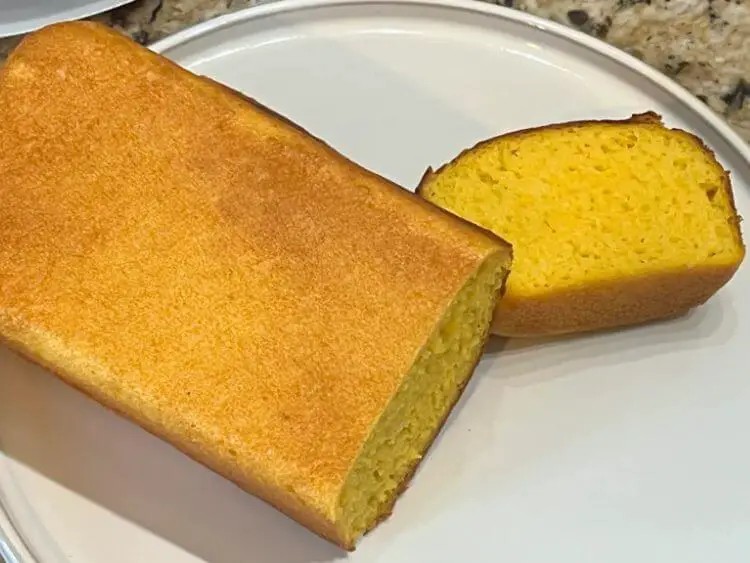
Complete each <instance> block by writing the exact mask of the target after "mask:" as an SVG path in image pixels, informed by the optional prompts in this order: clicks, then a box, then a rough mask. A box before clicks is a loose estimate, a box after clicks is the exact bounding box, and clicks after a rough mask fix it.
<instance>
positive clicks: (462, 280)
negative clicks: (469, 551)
mask: <svg viewBox="0 0 750 563" xmlns="http://www.w3.org/2000/svg"><path fill="white" fill-rule="evenodd" d="M0 170H2V174H1V175H0V201H2V205H0V336H1V337H2V340H3V341H4V342H5V343H7V344H8V345H10V346H11V347H12V348H14V349H15V350H17V351H19V352H20V353H22V354H24V355H26V356H28V357H30V358H31V359H33V360H35V361H36V362H38V363H40V364H42V365H44V366H46V367H48V368H49V369H50V370H52V371H54V372H55V373H56V374H58V375H59V376H60V377H61V378H62V379H63V380H65V381H66V382H67V383H69V384H70V385H72V386H74V387H76V388H78V389H80V390H81V391H83V392H85V393H87V394H89V395H90V396H92V397H94V398H95V399H96V400H98V401H99V402H101V403H102V404H104V405H106V406H107V407H109V408H111V409H113V410H115V411H117V412H119V413H121V414H123V415H125V416H127V417H129V418H130V419H132V420H133V421H135V422H137V423H138V424H140V425H141V426H143V427H144V428H146V429H147V430H149V431H150V432H152V433H154V434H156V435H158V436H160V437H162V438H164V439H165V440H167V441H169V442H171V443H172V444H173V445H174V446H176V447H177V448H179V449H180V450H182V451H184V452H185V453H187V454H188V455H190V456H192V457H193V458H194V459H196V460H198V461H200V462H202V463H204V464H205V465H207V466H209V467H210V468H212V469H214V470H215V471H217V472H218V473H220V474H222V475H224V476H226V477H227V478H229V479H231V480H233V481H234V482H236V483H237V484H239V485H240V486H241V487H243V488H244V489H246V490H247V491H249V492H251V493H253V494H255V495H258V496H259V497H261V498H263V499H265V500H266V501H268V502H269V503H271V504H273V505H275V506H276V507H278V508H279V509H281V510H282V511H284V512H285V513H286V514H288V515H289V516H291V517H292V518H295V519H296V520H298V521H299V522H301V523H302V524H304V525H305V526H307V527H309V528H310V529H311V530H313V531H315V532H316V533H318V534H320V535H321V536H324V537H326V538H328V539H330V540H332V541H334V542H336V543H338V544H340V545H341V546H343V547H345V548H347V549H352V548H353V547H354V546H355V543H356V541H357V539H358V538H359V537H360V536H361V535H362V534H363V533H364V532H366V531H367V530H369V529H371V528H372V527H373V526H374V525H375V524H376V523H377V521H378V519H380V518H381V517H383V516H384V515H385V514H387V513H388V512H389V510H390V509H391V506H392V504H393V503H394V501H395V499H396V497H397V495H398V494H399V492H400V491H401V489H402V488H403V486H404V483H405V481H406V480H407V479H408V477H409V475H410V474H411V473H412V472H413V471H414V469H415V467H416V466H417V464H418V463H419V461H420V459H421V457H422V455H423V453H424V451H425V449H426V448H427V447H428V445H429V444H430V442H431V441H432V440H433V438H434V437H435V435H436V433H437V432H438V430H439V428H440V426H441V425H442V423H443V421H444V420H445V418H446V416H447V415H448V413H449V411H450V409H451V407H452V405H453V404H454V403H455V401H456V400H457V398H458V396H459V394H460V391H461V389H462V388H463V386H464V385H465V384H466V382H467V380H468V378H469V377H470V375H471V373H472V371H473V368H474V365H475V364H476V362H477V361H478V358H479V355H480V353H481V351H482V348H483V345H484V342H485V340H486V338H487V336H488V332H489V326H490V321H491V317H492V311H493V308H494V305H495V302H496V297H497V294H498V292H499V290H500V288H501V286H502V284H503V282H504V279H505V277H506V275H507V273H508V267H509V262H510V247H509V246H508V245H507V244H506V243H504V242H503V241H501V240H500V239H498V238H497V237H495V236H493V235H491V234H490V233H487V232H483V231H481V230H480V229H477V228H476V227H474V226H472V225H470V224H468V223H466V222H463V221H460V220H458V219H456V218H455V217H453V216H451V215H450V214H448V213H445V212H443V211H441V210H439V209H437V208H436V207H434V206H432V205H431V204H429V203H427V202H424V201H423V200H421V199H419V198H418V197H416V196H414V195H413V194H410V193H408V192H407V191H405V190H402V189H401V188H398V187H396V186H394V185H393V184H390V183H389V182H387V181H386V180H384V179H382V178H379V177H377V176H376V175H374V174H372V173H369V172H367V171H365V170H363V169H362V168H360V167H358V166H356V165H355V164H353V163H351V162H349V161H347V160H346V159H345V158H344V157H342V156H340V155H339V154H337V153H335V152H334V151H333V150H332V149H331V148H329V147H327V146H326V145H325V144H323V143H322V142H321V141H319V140H317V139H315V138H313V137H311V136H310V135H308V134H306V133H305V132H304V131H302V130H301V129H300V128H298V127H296V126H295V125H294V124H292V123H290V122H288V121H286V120H284V119H282V118H280V117H279V116H277V115H275V114H273V113H271V112H270V111H268V110H266V109H265V108H263V107H262V106H260V105H258V104H254V103H248V100H245V99H243V98H242V97H241V96H239V95H236V94H235V93H233V92H232V91H230V90H228V89H227V88H225V87H223V86H220V85H218V84H216V83H214V82H211V81H209V80H207V79H204V78H201V77H198V76H195V75H192V74H191V73H189V72H187V71H186V70H183V69H181V68H179V67H178V66H176V65H174V64H173V63H171V62H169V61H168V60H166V59H164V58H162V57H160V56H158V55H156V54H154V53H152V52H150V51H149V50H147V49H145V48H142V47H140V46H138V45H137V44H135V43H133V42H131V41H130V40H129V39H126V38H125V37H122V36H120V35H118V34H116V33H115V32H113V31H111V30H109V29H107V28H105V27H102V26H98V25H95V24H91V23H68V24H59V25H55V26H52V27H49V28H46V29H44V30H41V31H39V32H37V33H34V34H32V35H30V36H28V37H27V38H26V39H25V40H24V41H23V42H22V43H21V45H20V46H19V47H18V48H17V50H16V51H15V52H14V53H13V54H12V55H11V56H10V58H9V59H8V61H7V64H6V65H5V67H4V68H3V69H2V72H1V74H0Z"/></svg>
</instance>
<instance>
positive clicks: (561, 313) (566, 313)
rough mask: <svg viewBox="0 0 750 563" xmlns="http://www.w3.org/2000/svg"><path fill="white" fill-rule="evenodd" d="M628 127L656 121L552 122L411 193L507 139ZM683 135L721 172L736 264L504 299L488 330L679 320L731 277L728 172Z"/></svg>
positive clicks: (430, 173)
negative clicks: (595, 127) (594, 127)
mask: <svg viewBox="0 0 750 563" xmlns="http://www.w3.org/2000/svg"><path fill="white" fill-rule="evenodd" d="M628 124H645V125H658V126H660V127H663V126H664V125H663V119H662V117H661V116H660V115H659V114H658V113H656V112H653V111H647V112H643V113H638V114H633V115H632V116H631V117H630V118H627V119H621V120H614V119H607V120H581V121H570V122H561V123H554V124H550V125H545V126H541V127H532V128H527V129H522V130H518V131H512V132H509V133H504V134H502V135H498V136H495V137H492V138H489V139H486V140H483V141H480V142H479V143H476V144H475V145H474V146H472V147H470V148H468V149H465V150H463V151H461V153H459V155H458V156H456V157H455V158H454V159H452V160H451V161H449V162H447V163H445V164H444V165H442V166H440V167H439V168H438V169H437V170H433V169H432V168H428V169H427V170H426V171H425V173H424V175H423V176H422V178H421V180H420V181H419V184H418V186H417V188H416V190H415V192H416V193H417V194H419V195H422V196H423V190H424V187H425V186H426V185H427V184H428V183H429V181H430V180H431V179H432V178H433V177H434V176H435V175H437V174H439V173H440V172H442V171H443V170H444V169H445V168H447V167H448V166H451V165H453V164H455V163H456V162H458V161H459V160H461V159H462V158H463V157H464V156H466V155H467V154H470V153H472V152H474V151H476V150H478V149H481V148H483V147H485V146H487V145H489V144H492V143H494V142H497V141H498V140H501V139H512V138H518V137H522V136H525V135H528V134H534V133H538V132H540V131H544V130H550V129H569V128H578V127H586V126H590V125H615V126H622V125H628ZM670 130H671V131H673V132H675V133H678V134H680V135H683V136H685V137H686V138H688V139H689V140H690V141H691V142H693V143H694V144H696V145H697V146H698V147H699V149H700V150H701V151H702V152H703V153H704V154H706V155H707V156H708V157H710V159H712V160H713V161H714V162H715V163H716V167H717V170H721V172H722V189H723V191H724V193H725V195H726V197H727V200H728V201H729V204H730V206H731V211H732V217H730V218H729V223H730V224H731V225H732V227H733V228H732V233H733V235H734V238H735V243H736V245H737V247H738V249H739V250H740V253H739V259H738V260H737V261H736V262H735V263H733V264H729V265H726V266H713V267H708V266H705V267H700V268H691V269H688V268H684V269H682V270H676V271H672V272H666V271H665V272H658V273H653V274H649V275H643V276H638V277H634V278H628V279H620V280H611V281H602V282H598V283H595V284H586V285H581V286H578V287H572V288H565V289H557V290H555V289H552V290H550V291H549V292H548V293H546V294H544V295H540V296H538V297H534V298H532V297H519V298H517V299H514V296H512V295H507V294H506V295H505V297H503V298H502V299H501V300H500V301H499V303H498V305H497V308H496V309H495V316H494V320H493V326H492V331H493V333H495V334H498V335H501V336H507V337H539V336H551V335H562V334H570V333H577V332H589V331H593V330H599V329H605V328H616V327H620V326H628V325H635V324H641V323H646V322H649V321H654V320H658V319H664V318H669V317H674V316H680V315H682V314H685V313H687V312H688V311H690V310H691V309H694V308H695V307H698V306H700V305H702V304H703V303H705V302H706V301H707V300H708V299H709V298H710V297H711V296H713V295H714V294H715V293H716V292H717V291H719V289H721V288H722V287H723V286H724V285H725V284H726V283H727V282H728V281H729V280H730V279H731V278H732V277H733V276H734V274H735V273H736V271H737V269H738V268H739V267H740V265H741V263H742V261H743V260H744V257H745V253H746V248H745V243H744V241H743V239H742V232H741V228H740V223H741V222H742V218H741V217H740V216H739V214H738V212H737V207H736V204H735V200H734V193H733V191H732V185H731V179H730V173H729V172H728V171H727V170H725V169H724V168H723V167H722V166H721V165H720V164H719V163H718V161H717V159H716V155H715V154H714V152H713V151H712V150H711V149H710V148H709V147H708V146H707V145H706V144H705V143H704V142H703V140H702V139H700V138H699V137H697V136H696V135H694V134H692V133H689V132H687V131H684V130H682V129H670Z"/></svg>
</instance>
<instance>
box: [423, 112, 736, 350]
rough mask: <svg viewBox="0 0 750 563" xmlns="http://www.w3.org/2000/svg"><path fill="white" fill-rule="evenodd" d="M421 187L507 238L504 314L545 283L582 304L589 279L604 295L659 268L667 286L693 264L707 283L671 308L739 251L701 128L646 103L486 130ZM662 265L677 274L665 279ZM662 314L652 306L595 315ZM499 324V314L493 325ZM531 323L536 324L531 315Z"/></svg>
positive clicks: (695, 299) (536, 300)
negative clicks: (642, 107) (629, 110)
mask: <svg viewBox="0 0 750 563" xmlns="http://www.w3.org/2000/svg"><path fill="white" fill-rule="evenodd" d="M418 191H419V193H420V194H421V195H422V197H424V198H425V199H427V200H428V201H431V202H432V203H434V204H437V205H439V206H441V207H443V208H445V209H447V210H448V211H451V212H453V213H455V214H457V215H459V216H461V217H463V218H465V219H467V220H469V221H471V222H473V223H475V224H478V225H480V226H482V227H484V228H486V229H488V230H491V231H493V232H494V233H496V234H497V235H499V236H501V237H503V238H505V239H506V240H508V241H509V242H510V243H511V244H513V246H514V248H515V249H516V253H515V258H514V267H513V272H512V273H511V275H510V278H509V281H508V293H507V297H506V298H505V299H504V300H503V302H501V305H500V306H499V308H498V310H499V312H500V311H502V313H503V315H506V316H509V317H511V318H510V321H512V320H513V319H512V317H513V316H514V315H516V316H517V315H522V314H523V313H524V309H525V308H526V305H527V304H529V303H532V302H533V305H534V307H535V310H537V311H539V310H540V309H541V311H542V312H541V313H540V314H542V316H544V301H545V299H547V298H548V297H549V296H551V295H558V294H562V293H565V294H567V295H568V297H569V300H574V301H577V303H576V306H575V307H577V308H578V309H582V308H584V309H585V308H586V307H588V306H590V305H591V303H587V302H586V292H587V291H588V289H590V288H591V287H596V288H597V290H598V291H603V292H604V294H605V301H606V294H607V292H608V291H609V292H611V293H612V296H614V294H615V293H616V292H618V291H620V288H619V285H618V284H619V283H620V282H621V281H622V280H629V281H632V280H635V279H644V280H648V279H655V278H654V276H658V277H659V280H660V282H659V283H660V284H661V285H662V286H663V288H665V289H669V288H670V285H671V284H674V285H676V286H679V282H680V278H683V277H684V276H690V275H691V273H692V272H697V273H700V274H706V273H707V272H708V273H709V274H711V275H709V276H707V279H710V280H712V281H711V284H713V287H708V286H705V287H702V288H700V289H701V290H700V291H695V292H692V293H690V294H689V295H688V294H686V295H684V299H682V301H679V300H678V301H679V302H674V303H672V306H671V307H670V313H674V311H675V310H677V309H682V310H687V309H689V308H691V307H693V306H696V305H698V304H700V303H701V302H703V301H704V300H705V299H706V298H707V297H708V296H710V295H711V294H713V292H715V291H717V290H718V289H719V287H721V285H723V284H724V283H726V281H727V280H728V279H729V278H730V277H731V276H732V274H733V273H734V271H736V269H737V267H738V266H739V264H740V262H741V261H742V260H743V258H744V253H745V248H744V244H743V242H742V238H741V234H740V229H739V222H740V218H739V217H738V216H737V213H736V211H735V208H734V202H733V196H732V191H731V185H730V181H729V175H728V173H727V172H725V171H724V170H723V168H722V167H721V165H720V164H719V163H718V162H717V161H716V159H715V157H714V155H713V154H712V153H711V151H710V150H708V148H707V147H705V145H703V143H702V142H701V141H700V140H699V139H697V138H696V137H694V136H693V135H691V134H689V133H686V132H684V131H680V130H672V129H667V128H665V127H664V126H663V125H662V123H661V118H660V116H658V115H657V114H655V113H653V112H647V113H644V114H638V115H634V116H633V117H632V118H631V119H629V120H625V121H601V122H596V121H591V122H576V123H568V124H558V125H552V126H548V127H542V128H538V129H531V130H526V131H520V132H517V133H511V134H508V135H504V136H501V137H498V138H495V139H491V140H489V141H486V142H484V143H480V144H479V145H477V146H476V147H474V148H473V149H470V150H468V151H465V152H464V153H462V154H461V155H460V156H459V157H458V158H456V159H455V160H454V161H452V162H451V163H449V164H448V165H446V166H444V167H443V168H441V169H439V170H438V171H437V172H435V173H432V172H431V171H430V172H429V173H428V174H426V175H425V178H424V179H423V182H422V184H421V185H420V188H419V190H418ZM670 273H671V274H674V275H675V276H677V277H675V278H674V279H673V280H667V281H666V282H665V278H664V276H665V275H667V274H670ZM714 274H715V275H714ZM602 288H604V289H603V290H602ZM608 288H609V289H608ZM643 291H646V293H648V291H647V290H643V288H639V293H640V294H642V293H643ZM654 291H656V289H654ZM652 294H653V292H652ZM620 297H622V296H620ZM540 302H541V304H540ZM625 304H626V300H625V301H623V302H622V306H623V307H624V306H625ZM575 307H573V306H572V305H571V306H570V307H568V308H571V309H574V308H575ZM560 313H561V311H560V310H556V313H555V314H560ZM590 313H592V312H591V311H588V313H587V314H588V315H589V316H591V314H590ZM663 314H666V311H664V312H663ZM659 316H662V312H660V311H659V310H658V306H656V307H649V308H648V310H647V311H645V310H644V312H643V313H642V314H639V315H636V316H634V317H633V318H630V317H628V315H619V316H618V315H615V314H613V315H612V316H611V319H609V320H606V321H605V320H602V322H606V325H605V326H612V325H617V324H632V323H634V322H638V319H642V320H652V319H653V318H658V317H659ZM605 317H606V315H605ZM626 317H628V318H627V319H626ZM503 324H504V323H503V321H502V319H498V322H496V325H495V326H496V331H498V330H497V328H498V327H502V326H503ZM511 324H512V323H511ZM542 324H544V322H542ZM556 324H557V325H561V326H557V328H556V330H555V332H571V331H575V330H579V329H581V328H582V327H581V326H580V323H579V322H578V321H576V319H575V314H572V315H571V316H570V318H569V322H568V325H567V326H566V323H565V322H563V323H560V321H558V322H557V323H556ZM591 326H592V327H597V323H594V324H593V325H591ZM543 328H544V327H543V326H539V327H538V329H539V331H542V329H543ZM527 329H529V330H530V331H531V332H532V333H536V332H537V330H536V329H535V327H534V326H533V324H532V325H531V326H528V327H527ZM499 330H502V328H500V329H499ZM544 332H545V333H546V332H548V331H544ZM514 334H515V333H513V332H511V334H508V335H514Z"/></svg>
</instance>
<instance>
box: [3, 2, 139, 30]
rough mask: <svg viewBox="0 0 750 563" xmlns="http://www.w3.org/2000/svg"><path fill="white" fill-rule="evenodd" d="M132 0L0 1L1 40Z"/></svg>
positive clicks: (104, 10)
mask: <svg viewBox="0 0 750 563" xmlns="http://www.w3.org/2000/svg"><path fill="white" fill-rule="evenodd" d="M132 1H133V0H0V37H7V36H10V35H20V34H22V33H28V32H29V31H32V30H34V29H39V28H40V27H43V26H45V25H49V24H51V23H55V22H59V21H67V20H74V19H78V18H84V17H87V16H91V15H94V14H99V13H101V12H106V11H107V10H111V9H112V8H116V7H118V6H122V5H123V4H127V3H129V2H132Z"/></svg>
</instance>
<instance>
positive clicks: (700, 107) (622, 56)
mask: <svg viewBox="0 0 750 563" xmlns="http://www.w3.org/2000/svg"><path fill="white" fill-rule="evenodd" d="M261 1H263V0H261ZM388 6H399V7H409V6H412V7H414V8H430V7H432V8H436V7H437V8H447V9H453V10H457V11H462V12H468V13H474V14H480V15H485V16H489V17H497V18H500V19H502V20H505V21H507V22H511V23H514V24H518V25H523V26H526V27H531V28H535V29H537V30H539V31H540V32H542V33H546V34H550V35H552V36H554V37H556V38H559V39H562V40H565V41H567V42H570V43H573V44H575V45H578V46H580V47H584V48H586V49H588V50H589V51H593V52H594V53H596V54H599V55H601V56H603V57H606V58H607V59H609V60H610V61H612V62H614V63H616V64H617V65H619V66H623V67H626V68H628V69H630V70H632V71H635V72H636V73H638V74H639V75H640V76H641V77H642V78H644V79H646V80H648V81H649V82H650V83H652V84H653V85H655V86H657V87H658V88H659V89H661V90H662V91H663V92H664V93H666V94H668V95H669V96H671V97H672V98H673V99H675V100H676V101H678V102H679V103H680V104H681V105H683V107H684V108H685V109H687V110H689V111H691V112H692V113H694V114H695V115H696V116H697V117H700V118H701V120H702V121H703V123H704V124H705V125H706V126H707V127H709V128H711V129H712V130H713V131H714V133H716V134H717V135H718V136H719V137H721V138H722V139H723V140H724V141H725V142H726V143H727V144H728V145H729V147H730V148H731V150H732V151H733V152H734V153H735V155H736V156H737V157H739V158H740V159H741V160H742V161H743V163H744V164H745V165H747V166H748V167H750V142H747V141H745V140H744V139H743V138H742V136H741V135H740V134H739V133H738V132H737V131H735V130H734V129H733V128H732V126H731V125H730V124H729V123H728V122H727V121H726V120H725V119H724V118H723V117H722V116H720V115H719V114H717V113H716V112H714V111H713V110H712V109H711V108H710V107H708V106H707V105H706V104H705V103H703V102H702V101H700V100H699V99H698V98H697V97H696V96H695V95H693V93H692V92H690V91H689V90H687V88H685V87H684V86H682V85H680V84H679V83H677V82H676V81H674V80H673V79H671V78H669V77H668V76H667V75H665V74H664V73H663V72H661V71H659V70H658V69H656V68H655V67H653V66H651V65H649V64H648V63H645V62H643V61H641V60H640V59H638V58H636V57H634V56H633V55H630V54H629V53H627V52H625V51H623V50H622V49H620V48H618V47H615V46H613V45H610V44H609V43H607V42H605V41H603V40H601V39H598V38H596V37H592V36H591V35H588V34H586V33H584V32H582V31H579V30H577V29H574V28H571V27H568V26H566V25H563V24H561V23H557V22H554V21H551V20H547V19H545V18H542V17H540V16H536V15H534V14H529V13H527V12H522V11H521V10H518V9H515V8H510V7H506V6H500V5H497V4H493V3H490V2H488V1H487V0H283V1H281V0H270V1H268V0H266V3H262V4H256V5H254V6H248V7H247V8H242V9H240V10H237V11H235V12H230V13H228V14H224V15H221V16H217V17H215V18H213V19H210V20H207V21H204V22H201V23H198V24H195V25H192V26H190V27H187V28H185V29H182V30H180V31H177V32H175V33H174V34H172V35H169V36H168V37H164V38H162V39H159V40H157V41H154V42H153V43H150V44H149V45H147V47H148V48H149V49H151V50H152V51H154V52H156V53H159V54H161V55H164V56H168V51H169V50H170V49H174V48H176V47H180V46H182V45H185V44H187V43H189V42H191V41H193V40H196V39H199V38H203V37H205V36H207V35H210V34H213V33H216V32H220V31H222V30H225V29H228V28H231V27H233V26H236V25H241V24H243V23H245V22H247V21H251V20H257V19H262V18H266V17H271V16H277V15H283V14H289V13H295V12H305V11H311V10H315V9H325V8H342V7H353V8H356V7H361V8H368V7H369V8H373V7H376V8H383V7H388Z"/></svg>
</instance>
